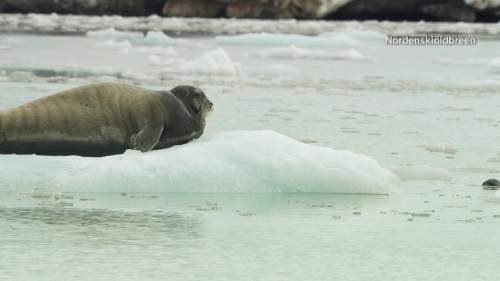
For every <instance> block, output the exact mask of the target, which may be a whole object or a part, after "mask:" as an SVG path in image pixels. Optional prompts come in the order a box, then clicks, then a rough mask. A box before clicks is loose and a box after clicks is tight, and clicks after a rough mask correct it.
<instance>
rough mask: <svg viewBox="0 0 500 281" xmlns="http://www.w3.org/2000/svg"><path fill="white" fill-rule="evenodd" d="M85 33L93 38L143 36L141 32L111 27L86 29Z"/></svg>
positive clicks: (132, 37)
mask: <svg viewBox="0 0 500 281" xmlns="http://www.w3.org/2000/svg"><path fill="white" fill-rule="evenodd" d="M86 35H87V37H93V38H105V39H122V40H124V39H134V38H142V37H144V36H143V34H142V33H141V32H131V31H118V30H116V29H115V28H113V27H111V28H106V29H99V30H92V31H88V32H87V33H86Z"/></svg>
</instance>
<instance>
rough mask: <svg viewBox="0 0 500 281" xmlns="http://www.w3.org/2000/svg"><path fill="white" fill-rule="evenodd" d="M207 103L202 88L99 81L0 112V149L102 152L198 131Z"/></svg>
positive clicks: (185, 138) (148, 146) (178, 140)
mask: <svg viewBox="0 0 500 281" xmlns="http://www.w3.org/2000/svg"><path fill="white" fill-rule="evenodd" d="M210 110H212V103H211V102H210V101H209V100H208V99H207V97H206V96H205V94H204V93H203V91H202V90H200V89H199V88H196V87H192V86H177V87H175V88H173V89H172V90H170V91H151V90H147V89H143V88H139V87H135V86H131V85H128V84H123V83H100V84H92V85H86V86H81V87H78V88H74V89H71V90H67V91H63V92H60V93H56V94H53V95H50V96H47V97H44V98H41V99H38V100H35V101H32V102H29V103H27V104H24V105H21V106H18V107H16V108H12V109H8V110H5V111H0V153H2V154H11V153H16V154H41V155H81V156H105V155H112V154H119V153H123V152H124V151H125V150H126V149H137V150H140V151H143V152H146V151H150V150H152V149H162V148H167V147H170V146H173V145H177V144H183V143H186V142H189V141H191V140H193V139H196V138H198V137H200V136H201V134H202V133H203V130H204V127H205V117H206V114H207V112H208V111H210Z"/></svg>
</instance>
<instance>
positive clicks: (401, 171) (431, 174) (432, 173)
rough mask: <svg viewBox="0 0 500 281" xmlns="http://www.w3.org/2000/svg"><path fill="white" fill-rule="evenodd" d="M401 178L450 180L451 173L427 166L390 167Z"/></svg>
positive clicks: (406, 179)
mask: <svg viewBox="0 0 500 281" xmlns="http://www.w3.org/2000/svg"><path fill="white" fill-rule="evenodd" d="M391 170H392V172H394V173H395V174H396V175H398V176H399V177H400V178H401V179H402V180H405V181H408V180H422V181H433V180H436V181H440V180H450V179H451V174H450V172H449V171H448V170H446V169H442V168H434V167H429V166H404V167H396V168H393V169H391Z"/></svg>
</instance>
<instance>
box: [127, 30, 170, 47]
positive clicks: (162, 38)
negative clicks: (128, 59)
mask: <svg viewBox="0 0 500 281" xmlns="http://www.w3.org/2000/svg"><path fill="white" fill-rule="evenodd" d="M131 42H132V43H133V44H134V45H146V46H172V45H175V44H176V39H173V38H171V37H170V36H168V35H166V34H165V33H163V32H161V31H148V33H146V36H144V37H142V38H134V39H133V40H132V41H131Z"/></svg>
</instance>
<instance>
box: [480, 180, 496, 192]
mask: <svg viewBox="0 0 500 281" xmlns="http://www.w3.org/2000/svg"><path fill="white" fill-rule="evenodd" d="M482 185H483V189H484V190H497V189H500V181H499V180H497V179H489V180H487V181H485V182H483V184H482Z"/></svg>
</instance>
